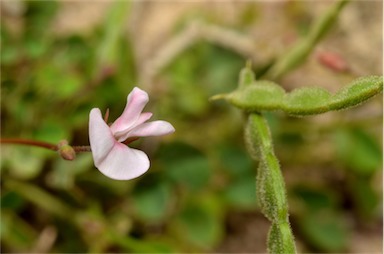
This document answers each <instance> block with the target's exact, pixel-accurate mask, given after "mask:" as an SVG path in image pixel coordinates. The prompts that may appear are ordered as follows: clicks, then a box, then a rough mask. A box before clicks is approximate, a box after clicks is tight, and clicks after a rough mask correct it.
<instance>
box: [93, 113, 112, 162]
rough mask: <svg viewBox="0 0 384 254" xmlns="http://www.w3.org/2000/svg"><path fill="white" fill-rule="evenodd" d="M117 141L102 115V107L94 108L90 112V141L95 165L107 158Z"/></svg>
mask: <svg viewBox="0 0 384 254" xmlns="http://www.w3.org/2000/svg"><path fill="white" fill-rule="evenodd" d="M115 142H116V140H115V138H114V137H113V135H112V133H111V130H110V129H109V126H108V125H107V124H106V123H105V122H104V119H103V118H102V116H101V112H100V109H98V108H94V109H92V110H91V112H90V113H89V143H90V144H91V150H92V156H93V160H94V162H95V165H96V164H99V163H101V162H102V161H103V160H104V159H105V157H106V156H107V155H108V153H109V152H110V151H111V150H112V148H113V146H114V145H115Z"/></svg>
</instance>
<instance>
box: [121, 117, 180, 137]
mask: <svg viewBox="0 0 384 254" xmlns="http://www.w3.org/2000/svg"><path fill="white" fill-rule="evenodd" d="M174 131H175V128H174V127H173V126H172V124H170V123H168V122H166V121H153V122H148V123H143V124H141V125H139V126H137V127H136V128H134V129H133V130H131V131H130V132H129V133H128V136H127V138H128V137H146V136H162V135H166V134H170V133H173V132H174Z"/></svg>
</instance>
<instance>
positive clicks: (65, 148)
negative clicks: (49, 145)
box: [57, 140, 76, 161]
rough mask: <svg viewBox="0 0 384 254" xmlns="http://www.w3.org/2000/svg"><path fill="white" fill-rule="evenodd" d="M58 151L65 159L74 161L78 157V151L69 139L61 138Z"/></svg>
mask: <svg viewBox="0 0 384 254" xmlns="http://www.w3.org/2000/svg"><path fill="white" fill-rule="evenodd" d="M57 148H58V152H59V154H60V156H61V157H62V158H63V159H64V160H69V161H72V160H74V159H75V158H76V152H75V150H74V149H73V147H72V146H70V145H68V141H67V140H61V141H60V142H59V144H58V145H57Z"/></svg>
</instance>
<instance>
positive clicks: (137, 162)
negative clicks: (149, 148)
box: [96, 142, 150, 180]
mask: <svg viewBox="0 0 384 254" xmlns="http://www.w3.org/2000/svg"><path fill="white" fill-rule="evenodd" d="M149 164H150V163H149V159H148V156H147V155H146V154H145V153H144V152H142V151H140V150H136V149H133V148H129V147H128V146H126V145H124V144H121V143H117V142H116V143H115V145H114V147H113V149H112V150H111V151H110V153H109V154H108V155H107V156H106V157H105V158H104V160H103V161H101V163H98V164H96V167H97V168H98V169H99V170H100V172H101V173H103V174H104V175H106V176H108V177H110V178H112V179H115V180H130V179H133V178H136V177H139V176H141V175H142V174H144V173H145V172H147V170H148V168H149Z"/></svg>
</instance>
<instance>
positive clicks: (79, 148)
mask: <svg viewBox="0 0 384 254" xmlns="http://www.w3.org/2000/svg"><path fill="white" fill-rule="evenodd" d="M72 148H73V150H75V152H76V153H83V152H92V150H91V147H90V146H72Z"/></svg>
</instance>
